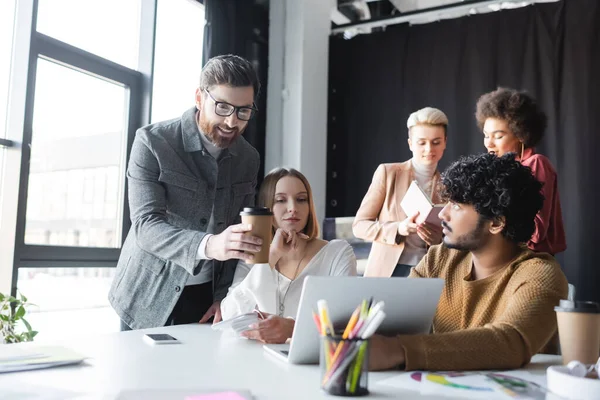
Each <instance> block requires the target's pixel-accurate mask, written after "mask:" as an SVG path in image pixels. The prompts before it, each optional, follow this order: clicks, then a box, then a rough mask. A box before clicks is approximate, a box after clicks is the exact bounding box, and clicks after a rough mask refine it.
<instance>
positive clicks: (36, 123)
mask: <svg viewBox="0 0 600 400" xmlns="http://www.w3.org/2000/svg"><path fill="white" fill-rule="evenodd" d="M126 109H127V90H126V89H125V88H124V87H122V86H119V85H116V84H113V83H111V82H107V81H104V80H102V79H98V78H96V77H93V76H90V75H87V74H84V73H81V72H78V71H75V70H72V69H69V68H66V67H64V66H61V65H58V64H55V63H52V62H50V61H46V60H43V59H39V60H38V68H37V78H36V89H35V101H34V113H33V137H32V143H31V164H30V175H29V186H28V193H27V216H26V229H25V243H26V244H39V245H56V246H84V247H112V248H118V247H120V243H121V234H122V232H121V226H122V218H123V212H122V207H121V205H122V204H123V196H124V190H123V189H124V176H125V166H124V159H125V156H124V152H125V143H126V133H125V130H124V127H125V125H126V124H125V121H126V116H127V113H126V111H125V110H126Z"/></svg>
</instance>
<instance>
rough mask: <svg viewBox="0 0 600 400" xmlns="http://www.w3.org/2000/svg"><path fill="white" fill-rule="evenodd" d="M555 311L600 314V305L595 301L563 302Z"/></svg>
mask: <svg viewBox="0 0 600 400" xmlns="http://www.w3.org/2000/svg"><path fill="white" fill-rule="evenodd" d="M554 311H560V312H578V313H587V314H600V304H598V303H596V302H594V301H570V300H561V301H560V304H559V305H558V306H556V307H554Z"/></svg>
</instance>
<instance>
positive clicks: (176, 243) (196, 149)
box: [108, 108, 260, 329]
mask: <svg viewBox="0 0 600 400" xmlns="http://www.w3.org/2000/svg"><path fill="white" fill-rule="evenodd" d="M195 112H196V109H195V108H193V109H190V110H188V111H186V112H185V113H184V114H183V115H182V116H181V118H177V119H173V120H170V121H165V122H159V123H156V124H152V125H148V126H145V127H143V128H140V129H138V131H137V133H136V137H135V140H134V142H133V147H132V149H131V156H130V159H129V165H128V168H127V182H128V190H129V207H130V210H131V223H132V225H131V229H130V230H129V233H128V235H127V238H126V239H125V243H124V244H123V248H122V249H121V255H120V257H119V262H118V264H117V271H116V275H115V278H114V280H113V283H112V286H111V288H110V292H109V295H108V299H109V301H110V303H111V305H112V307H113V308H114V309H115V311H116V312H117V314H118V315H119V317H120V318H121V320H123V322H125V323H126V324H127V325H129V326H130V327H131V328H133V329H141V328H151V327H157V326H164V325H165V323H166V322H167V319H168V317H169V315H170V314H171V311H172V310H173V308H174V307H175V304H176V303H177V300H178V299H179V296H180V295H181V292H182V290H183V288H184V286H185V283H186V281H187V279H188V277H189V276H190V274H191V275H197V274H198V273H199V272H200V269H201V267H202V265H203V263H204V262H205V261H200V263H197V262H196V259H195V257H196V253H197V251H198V247H199V246H200V242H201V241H202V238H203V237H204V236H205V235H206V234H207V233H216V234H218V233H221V232H222V231H223V230H225V229H226V228H227V227H228V226H229V225H232V224H235V223H239V222H240V219H239V212H240V210H241V209H242V208H243V207H245V206H250V205H253V204H254V198H255V189H256V178H257V174H258V168H259V162H260V159H259V154H258V152H257V151H256V149H254V147H252V146H251V145H250V144H249V143H248V142H247V141H246V140H245V139H244V138H243V137H240V138H238V139H237V140H236V141H235V142H234V143H233V144H232V145H231V146H230V147H229V148H228V149H225V150H223V151H222V152H221V155H220V156H219V159H218V160H215V159H214V158H213V157H212V156H211V155H210V154H209V153H208V151H206V150H205V149H204V145H203V144H202V141H201V139H200V136H199V135H200V132H199V130H198V125H197V124H196V118H195ZM213 206H214V232H206V228H207V227H208V222H209V220H210V216H211V212H212V211H213ZM236 264H237V260H229V261H225V262H220V261H215V262H214V268H213V293H214V298H215V301H216V300H222V299H223V298H224V297H225V295H226V294H227V289H228V288H229V286H230V285H231V281H232V279H233V274H234V272H235V266H236Z"/></svg>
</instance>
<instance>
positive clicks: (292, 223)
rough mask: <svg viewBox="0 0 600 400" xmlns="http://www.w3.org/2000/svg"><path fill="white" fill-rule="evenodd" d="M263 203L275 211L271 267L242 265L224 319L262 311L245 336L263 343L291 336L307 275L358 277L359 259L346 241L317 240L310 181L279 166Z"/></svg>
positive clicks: (266, 182) (262, 192)
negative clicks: (260, 318) (357, 259)
mask: <svg viewBox="0 0 600 400" xmlns="http://www.w3.org/2000/svg"><path fill="white" fill-rule="evenodd" d="M259 205H261V206H263V207H268V208H270V209H271V210H272V211H273V231H274V236H273V241H272V243H271V247H270V251H269V263H268V264H256V265H253V266H252V265H247V264H245V263H244V262H242V261H240V262H239V263H238V266H237V269H236V271H235V276H234V278H233V283H232V285H231V288H230V289H229V293H228V294H227V297H225V299H223V301H222V302H221V313H222V315H223V319H224V320H227V319H230V318H233V317H235V316H237V315H240V314H244V313H248V312H252V311H254V310H259V311H260V314H261V315H263V316H264V317H265V318H264V319H263V320H261V321H259V322H258V324H256V326H253V327H252V329H251V330H249V331H246V332H244V333H243V336H245V337H248V338H250V339H256V340H260V341H262V342H265V343H284V342H285V341H286V340H287V339H288V338H290V337H291V336H292V332H293V330H294V320H293V318H294V317H295V316H296V311H297V310H298V305H299V302H300V293H301V291H302V283H303V281H304V278H306V277H307V276H309V275H326V276H327V275H332V276H345V275H356V257H355V256H354V251H353V250H352V247H350V245H349V244H348V243H347V242H345V241H343V240H332V241H330V242H327V241H325V240H321V239H319V238H318V237H317V236H318V235H319V222H318V221H317V216H316V214H315V206H314V202H313V197H312V190H311V187H310V184H309V183H308V180H307V179H306V177H305V176H304V175H302V173H300V172H299V171H297V170H295V169H291V168H290V169H287V168H277V169H275V170H273V171H271V172H270V173H269V174H268V175H267V176H266V177H265V179H264V181H263V183H262V185H261V187H260V191H259Z"/></svg>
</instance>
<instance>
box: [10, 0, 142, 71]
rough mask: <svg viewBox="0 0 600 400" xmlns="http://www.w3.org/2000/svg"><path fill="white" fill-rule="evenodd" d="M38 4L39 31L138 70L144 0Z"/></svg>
mask: <svg viewBox="0 0 600 400" xmlns="http://www.w3.org/2000/svg"><path fill="white" fill-rule="evenodd" d="M2 1H5V0H2ZM38 4H39V5H38V17H37V30H38V32H40V33H43V34H45V35H48V36H52V37H53V38H55V39H58V40H60V41H62V42H65V43H68V44H70V45H73V46H75V47H79V48H80V49H83V50H86V51H88V52H90V53H94V54H96V55H98V56H100V57H103V58H106V59H108V60H111V61H114V62H116V63H119V64H122V65H125V66H126V67H129V68H132V69H136V68H137V61H138V45H139V30H140V10H141V8H140V0H102V1H96V0H39V3H38Z"/></svg>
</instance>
